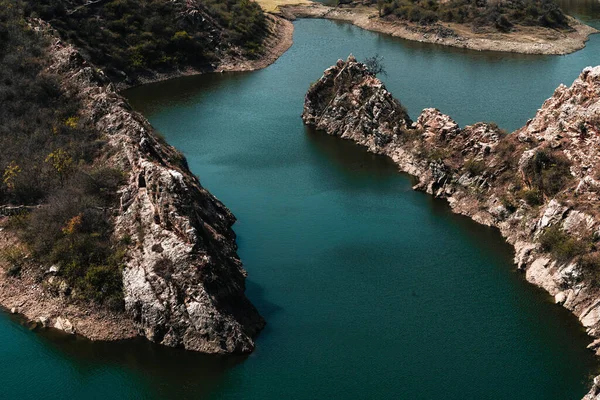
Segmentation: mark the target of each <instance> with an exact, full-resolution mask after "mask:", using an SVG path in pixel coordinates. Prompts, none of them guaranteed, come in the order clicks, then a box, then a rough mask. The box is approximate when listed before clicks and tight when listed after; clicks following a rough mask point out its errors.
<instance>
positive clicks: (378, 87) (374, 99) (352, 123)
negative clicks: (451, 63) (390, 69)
mask: <svg viewBox="0 0 600 400" xmlns="http://www.w3.org/2000/svg"><path fill="white" fill-rule="evenodd" d="M302 118H303V119H304V122H305V123H307V124H308V125H312V126H315V127H316V128H317V129H326V130H327V132H328V133H330V134H332V135H335V136H341V137H343V138H345V139H353V140H355V141H357V142H360V143H361V144H363V145H366V146H368V147H369V148H371V149H372V150H373V151H376V149H377V148H381V147H383V146H385V145H386V144H387V143H389V142H390V141H391V140H392V138H393V137H394V135H396V136H397V135H398V134H399V133H400V131H401V130H402V129H404V128H406V127H407V126H410V124H411V123H412V122H411V121H410V119H409V118H408V114H407V113H406V110H405V109H404V107H402V105H401V104H400V103H399V102H398V101H397V100H396V99H394V98H393V97H392V95H391V94H390V92H388V91H387V90H386V89H385V86H384V85H383V83H381V81H380V80H379V79H377V78H376V77H375V76H374V75H373V74H372V73H371V72H370V71H369V69H368V68H367V67H366V66H365V65H364V64H361V63H358V62H356V60H355V59H354V57H352V56H350V58H349V59H348V62H343V61H342V60H340V61H338V62H337V64H336V65H335V66H333V67H331V68H329V69H327V70H326V71H325V73H324V74H323V76H322V77H321V79H319V81H318V82H317V83H315V84H314V85H313V86H312V87H311V88H310V89H309V91H308V93H307V94H306V99H305V103H304V113H303V114H302Z"/></svg>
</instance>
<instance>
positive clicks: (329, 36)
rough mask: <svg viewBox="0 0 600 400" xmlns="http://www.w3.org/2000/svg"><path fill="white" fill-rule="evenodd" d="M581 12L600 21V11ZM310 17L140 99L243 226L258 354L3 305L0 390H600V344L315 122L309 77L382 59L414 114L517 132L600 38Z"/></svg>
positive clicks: (532, 393) (526, 394)
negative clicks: (235, 60) (236, 62)
mask: <svg viewBox="0 0 600 400" xmlns="http://www.w3.org/2000/svg"><path fill="white" fill-rule="evenodd" d="M573 4H574V5H573V7H575V6H577V7H579V8H578V9H580V8H581V7H582V6H581V4H582V3H581V2H578V3H573ZM584 4H588V3H584ZM567 5H568V6H569V4H567ZM574 9H575V8H574ZM582 10H583V11H585V10H591V11H590V12H589V13H587V17H588V18H591V21H592V22H593V21H595V19H594V16H596V15H597V14H596V11H595V8H594V7H593V6H592V5H591V3H589V4H588V5H586V6H585V7H583V8H582ZM583 11H581V10H580V11H578V13H579V14H581V15H583V16H585V15H586V13H585V12H583ZM295 26H296V31H295V36H294V42H295V43H294V46H293V47H292V48H291V49H290V50H289V51H288V52H287V53H286V54H285V55H284V56H283V57H281V59H279V60H278V61H277V62H276V63H275V64H274V65H272V66H270V67H268V68H267V69H265V70H262V71H257V72H253V73H238V74H219V75H206V76H200V77H193V78H184V79H178V80H174V81H170V82H164V83H160V84H155V85H149V86H145V87H140V88H137V89H134V90H131V91H129V92H128V93H127V96H128V97H129V98H130V99H131V101H132V104H133V105H134V107H136V108H137V109H138V110H139V111H141V112H142V113H144V115H146V116H147V117H148V118H149V119H150V121H151V122H152V123H153V124H154V125H155V126H156V127H157V129H159V130H160V131H161V132H162V133H163V134H164V135H165V137H166V138H167V140H168V141H169V142H170V143H171V144H173V145H175V146H176V147H178V148H179V149H181V150H182V151H184V153H185V154H186V156H187V157H188V161H189V164H190V167H191V169H192V171H193V172H194V173H196V174H198V175H199V176H200V179H201V181H202V183H203V185H204V186H206V187H207V188H208V189H209V190H210V191H212V192H213V193H214V194H215V195H216V196H217V197H219V198H220V199H221V200H222V201H223V202H224V203H225V204H226V205H227V206H229V207H230V208H231V210H232V211H233V212H234V214H235V215H236V216H237V217H238V223H236V225H235V227H234V228H235V231H236V233H237V234H238V243H239V254H240V256H241V258H242V260H243V261H244V265H245V267H246V269H247V270H248V272H249V278H248V291H247V292H248V296H249V297H250V299H251V300H252V301H253V303H254V304H255V305H256V306H257V307H258V309H259V310H260V312H261V313H262V314H263V315H264V316H265V317H266V319H267V321H268V325H267V327H266V329H265V330H264V331H263V333H262V334H261V335H260V337H259V338H258V340H257V349H256V351H255V352H254V353H253V354H252V355H250V356H249V357H247V358H239V357H206V356H201V355H197V354H191V353H188V352H184V351H179V350H172V349H164V348H161V347H159V346H154V345H152V344H148V343H146V342H144V341H133V342H126V343H119V344H92V343H89V342H87V341H85V340H78V339H75V338H71V337H65V336H63V335H55V334H52V333H48V332H46V333H42V334H34V333H32V332H29V331H28V330H27V329H26V327H23V326H21V325H19V324H18V323H17V322H15V321H13V320H11V319H10V318H9V317H8V316H6V315H0V340H1V341H2V343H4V346H2V347H0V359H1V360H2V361H3V362H2V363H0V376H2V380H1V381H0V383H2V385H1V386H0V387H1V388H2V389H0V393H3V394H4V395H3V396H1V397H6V398H65V397H72V398H124V399H129V398H131V399H134V398H140V399H147V398H151V399H171V398H172V399H187V398H191V399H198V398H208V399H233V398H243V399H281V398H294V399H314V398H406V399H433V398H444V399H483V398H485V399H575V398H580V397H581V396H582V395H583V394H584V393H585V392H586V385H587V384H588V382H589V374H591V373H594V372H597V363H596V362H595V360H594V359H593V357H592V355H591V353H590V352H589V351H587V350H586V349H585V346H586V345H587V344H588V343H589V339H588V338H587V337H586V336H585V333H584V332H583V330H582V329H581V327H580V326H579V325H578V323H577V320H576V319H575V318H574V317H573V316H572V315H570V314H569V313H568V312H567V311H566V310H564V309H562V308H561V307H558V306H556V305H554V304H552V303H551V299H550V298H549V296H547V295H546V294H545V293H544V292H543V291H541V290H539V289H537V288H535V287H533V286H532V285H529V284H528V283H526V282H525V281H524V279H523V277H522V275H521V274H519V273H518V272H517V271H515V268H514V265H513V264H512V250H511V248H510V246H508V245H506V244H505V243H504V242H503V240H502V238H501V237H500V235H499V234H498V233H497V232H496V231H494V230H492V229H489V228H486V227H482V226H479V225H477V224H475V223H474V222H472V221H470V220H469V219H467V218H464V217H460V216H457V215H453V214H452V213H450V211H449V209H448V207H447V205H446V204H445V203H444V202H443V201H437V200H434V199H432V198H431V197H430V196H428V195H426V194H423V193H418V192H414V191H412V190H411V185H412V183H413V182H412V180H411V178H410V177H409V176H407V175H403V174H399V173H398V172H397V171H396V168H395V166H394V165H393V164H392V163H391V162H389V161H388V160H387V159H385V158H383V157H377V156H374V155H371V154H368V153H366V152H365V151H364V150H363V149H362V148H359V147H357V146H355V145H353V144H351V143H348V142H344V141H341V140H339V139H335V138H331V137H328V136H326V135H324V134H322V133H319V132H314V131H311V130H307V129H305V128H304V126H303V125H302V121H301V120H300V114H301V112H302V103H303V97H304V93H305V92H306V90H307V88H308V86H309V84H310V83H311V82H312V81H314V80H316V79H317V78H318V77H319V76H320V75H321V74H322V72H323V70H324V69H325V68H326V67H328V66H329V65H331V64H333V63H334V62H335V61H336V59H337V58H340V57H346V56H347V55H348V54H349V53H350V52H352V53H354V54H355V55H356V56H357V57H358V58H359V59H361V58H364V57H367V56H370V55H373V54H375V53H379V54H382V55H383V56H384V57H385V63H386V66H387V71H388V76H387V77H384V80H385V83H386V85H387V86H388V88H389V89H390V90H391V91H392V92H393V93H394V95H395V96H396V97H398V98H399V99H400V100H401V101H402V102H403V103H404V104H405V105H406V107H407V108H408V110H409V112H410V113H411V115H412V116H413V118H416V116H417V115H418V113H419V111H420V110H421V109H422V108H424V107H430V106H433V107H438V108H440V109H441V110H442V111H443V112H445V113H448V114H450V115H452V116H453V117H454V118H455V119H456V120H457V121H458V122H459V123H460V124H463V125H464V124H468V123H473V122H476V121H480V120H487V121H495V122H497V123H498V124H499V125H501V126H502V127H504V128H506V129H508V130H513V129H515V128H517V127H520V126H521V125H523V123H524V122H525V121H526V120H527V119H528V118H531V117H532V116H533V114H534V113H535V111H536V109H537V108H538V107H539V106H540V105H541V103H542V102H543V100H544V99H545V98H547V97H549V96H550V95H551V94H552V92H553V90H554V88H555V87H556V86H558V84H560V83H563V82H564V83H567V84H570V83H571V82H572V81H573V79H574V78H575V77H576V76H577V75H578V73H579V72H580V71H581V69H582V68H583V67H585V66H587V65H596V64H600V59H599V57H598V56H597V55H598V54H599V53H598V50H599V49H600V36H599V37H592V39H591V40H590V42H589V45H588V47H587V48H586V49H585V50H583V51H580V52H577V53H575V54H572V55H569V56H560V57H556V56H523V55H512V54H502V53H478V52H472V51H467V50H461V49H449V48H444V47H440V46H435V45H428V44H419V43H413V42H407V41H404V40H397V39H392V38H389V37H386V36H382V35H379V34H374V33H370V32H366V31H363V30H360V29H358V28H356V27H354V26H351V25H348V24H337V23H333V22H330V21H321V20H299V21H297V22H296V23H295Z"/></svg>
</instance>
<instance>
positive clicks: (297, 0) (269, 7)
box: [255, 0, 312, 13]
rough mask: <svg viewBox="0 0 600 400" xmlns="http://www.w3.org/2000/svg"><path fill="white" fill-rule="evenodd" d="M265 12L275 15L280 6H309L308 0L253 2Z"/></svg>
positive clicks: (262, 0) (260, 0)
mask: <svg viewBox="0 0 600 400" xmlns="http://www.w3.org/2000/svg"><path fill="white" fill-rule="evenodd" d="M255 1H256V2H257V3H258V5H260V6H261V7H262V9H263V10H264V11H266V12H270V13H277V12H279V7H280V6H296V5H302V4H311V3H312V1H310V0H255Z"/></svg>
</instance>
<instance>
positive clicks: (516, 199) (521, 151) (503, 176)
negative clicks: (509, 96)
mask: <svg viewBox="0 0 600 400" xmlns="http://www.w3.org/2000/svg"><path fill="white" fill-rule="evenodd" d="M302 119H303V120H304V122H305V123H306V124H307V125H309V126H312V127H315V128H316V129H319V130H322V131H325V132H327V133H328V134H330V135H333V136H337V137H340V138H342V139H347V140H351V141H353V142H355V143H357V144H359V145H361V146H364V147H366V148H367V149H368V151H370V152H373V153H376V154H382V155H385V156H387V157H390V158H391V159H392V160H393V161H394V162H395V163H396V164H397V165H398V168H399V169H400V170H401V171H403V172H407V173H409V174H411V175H413V176H415V177H416V178H417V179H418V184H416V185H415V187H414V188H415V189H417V190H423V191H425V192H427V193H429V194H432V195H434V196H436V197H439V198H443V199H446V200H447V201H448V203H449V205H450V207H451V208H452V210H453V211H454V212H456V213H460V214H463V215H466V216H469V217H470V218H472V219H473V220H475V221H476V222H478V223H481V224H484V225H488V226H493V227H496V228H498V229H499V230H500V232H501V234H502V235H503V236H504V237H505V238H506V240H507V241H508V242H509V243H510V244H512V245H513V246H514V249H515V259H514V261H515V264H516V266H517V267H518V269H519V270H521V271H523V273H524V275H525V277H526V279H527V280H528V281H529V282H531V283H533V284H535V285H537V286H539V287H542V288H544V289H545V290H546V291H547V292H548V293H550V294H551V295H552V296H553V297H554V299H555V302H556V303H557V304H560V305H562V306H563V307H565V308H567V309H568V310H570V311H571V312H572V313H574V314H575V315H576V316H577V317H578V318H579V320H580V321H581V324H582V325H583V326H584V327H585V328H586V330H587V333H588V334H589V335H590V336H592V337H593V338H594V339H595V340H594V341H593V343H591V344H590V345H589V348H590V349H592V350H593V351H596V352H597V354H600V247H599V245H598V241H599V240H600V207H599V205H600V202H599V200H600V167H599V163H598V161H599V160H600V152H599V151H598V149H599V148H600V147H599V145H600V131H599V129H600V128H599V127H600V67H595V68H586V69H585V70H584V71H583V72H582V73H581V75H580V76H579V78H577V80H575V82H574V83H573V84H572V85H571V87H566V86H564V85H561V86H560V87H558V88H557V89H556V91H555V93H554V95H553V96H552V97H551V98H550V99H548V100H547V101H546V102H545V103H544V104H543V105H542V107H541V108H540V109H539V110H538V112H537V114H536V115H535V117H534V118H533V119H531V120H529V121H528V122H527V124H526V125H525V126H524V127H522V128H520V129H518V130H517V131H515V132H513V133H511V134H508V133H507V132H505V131H503V130H502V129H500V128H499V127H498V126H496V125H495V124H487V123H477V124H474V125H471V126H466V127H463V128H461V127H459V126H458V124H457V123H456V122H455V121H454V120H453V119H452V118H451V117H449V116H447V115H444V114H442V113H441V112H440V111H438V110H436V109H432V108H430V109H425V110H423V112H422V113H421V115H419V116H418V118H417V119H416V121H413V120H412V119H411V118H410V116H409V115H408V114H407V112H406V110H405V109H404V108H403V106H402V105H401V103H400V102H399V101H398V100H396V99H395V98H394V97H393V96H392V94H391V93H390V92H389V91H387V90H386V88H385V85H384V84H383V83H382V82H381V81H380V80H379V79H378V78H377V77H376V76H375V75H374V74H373V73H372V72H371V71H370V70H369V68H368V67H367V66H366V65H365V64H363V63H360V62H357V61H356V59H355V58H354V57H352V56H350V57H349V58H348V59H347V60H346V61H343V60H339V61H338V62H337V63H336V65H334V66H332V67H330V68H329V69H327V70H326V71H325V73H324V75H323V76H322V77H321V78H320V79H319V80H318V81H317V82H316V83H314V84H313V85H312V86H311V88H310V89H309V91H308V93H307V94H306V98H305V103H304V112H303V114H302ZM598 381H599V379H598V378H597V379H596V380H595V382H598ZM599 393H600V388H598V387H596V386H594V388H593V389H592V391H591V392H590V395H589V397H587V398H589V399H591V398H597V397H595V396H598V394H599Z"/></svg>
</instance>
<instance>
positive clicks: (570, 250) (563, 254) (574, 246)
mask: <svg viewBox="0 0 600 400" xmlns="http://www.w3.org/2000/svg"><path fill="white" fill-rule="evenodd" d="M539 243H540V245H541V247H542V250H543V251H545V252H547V253H550V254H551V255H552V256H553V257H554V258H555V259H557V260H558V261H569V260H571V259H572V258H574V257H577V256H580V255H583V254H585V253H586V252H588V251H589V250H590V249H591V244H590V243H589V242H587V241H585V240H582V239H577V238H575V237H573V236H571V235H569V234H568V233H567V232H565V231H563V230H562V229H561V228H560V227H558V226H556V225H555V226H552V227H550V228H547V229H546V230H545V231H544V233H542V234H541V235H540V237H539Z"/></svg>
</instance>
